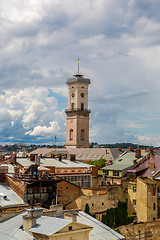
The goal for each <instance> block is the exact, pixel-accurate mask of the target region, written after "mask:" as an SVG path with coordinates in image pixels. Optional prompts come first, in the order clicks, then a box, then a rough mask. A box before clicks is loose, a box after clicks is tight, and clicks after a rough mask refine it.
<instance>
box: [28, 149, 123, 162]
mask: <svg viewBox="0 0 160 240" xmlns="http://www.w3.org/2000/svg"><path fill="white" fill-rule="evenodd" d="M59 151H60V153H68V154H75V155H76V160H77V161H92V160H93V161H95V160H98V159H99V158H101V157H102V155H103V158H104V159H106V160H107V161H110V160H114V159H115V158H114V157H113V154H112V152H111V149H110V148H67V149H66V148H61V149H56V148H37V149H36V150H34V151H32V152H31V153H30V154H42V155H47V154H51V153H54V152H57V153H58V152H59ZM106 152H107V153H106ZM120 154H121V151H119V155H120ZM86 155H87V156H86ZM116 157H117V154H116Z"/></svg>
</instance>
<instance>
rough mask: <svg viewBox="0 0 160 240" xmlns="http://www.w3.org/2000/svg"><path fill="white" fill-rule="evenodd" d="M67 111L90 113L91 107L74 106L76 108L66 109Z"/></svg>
mask: <svg viewBox="0 0 160 240" xmlns="http://www.w3.org/2000/svg"><path fill="white" fill-rule="evenodd" d="M65 112H66V113H68V112H86V113H90V112H91V109H81V108H74V109H66V110H65Z"/></svg>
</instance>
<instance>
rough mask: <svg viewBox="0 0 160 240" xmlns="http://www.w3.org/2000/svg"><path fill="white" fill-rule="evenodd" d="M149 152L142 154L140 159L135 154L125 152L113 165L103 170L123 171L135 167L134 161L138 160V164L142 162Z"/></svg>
mask: <svg viewBox="0 0 160 240" xmlns="http://www.w3.org/2000/svg"><path fill="white" fill-rule="evenodd" d="M148 154H149V152H147V153H143V152H142V153H141V157H140V158H136V157H135V152H125V153H124V154H123V155H121V156H119V157H118V158H116V159H115V160H114V162H113V164H111V165H108V166H105V167H103V168H102V169H103V170H123V169H126V168H128V167H131V166H133V165H134V164H133V161H134V160H136V161H137V163H138V162H140V161H141V159H143V158H144V157H145V156H147V155H148Z"/></svg>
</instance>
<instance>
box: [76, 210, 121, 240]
mask: <svg viewBox="0 0 160 240" xmlns="http://www.w3.org/2000/svg"><path fill="white" fill-rule="evenodd" d="M77 222H79V223H83V224H86V225H89V226H91V227H93V230H91V231H90V233H89V240H95V239H96V240H102V239H103V240H118V239H124V237H123V236H122V235H121V234H119V233H117V232H116V231H114V230H113V229H111V228H110V227H108V226H107V225H105V224H103V223H101V222H100V221H98V220H97V219H95V218H93V217H91V216H90V215H88V214H86V213H85V212H83V211H79V212H78V217H77Z"/></svg>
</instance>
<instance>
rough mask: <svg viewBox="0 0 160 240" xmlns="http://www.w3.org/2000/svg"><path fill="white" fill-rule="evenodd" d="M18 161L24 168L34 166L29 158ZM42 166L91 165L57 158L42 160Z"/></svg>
mask: <svg viewBox="0 0 160 240" xmlns="http://www.w3.org/2000/svg"><path fill="white" fill-rule="evenodd" d="M16 161H17V162H18V163H19V164H21V165H22V166H24V167H29V166H30V165H31V164H33V162H31V161H30V159H29V158H17V160H16ZM40 166H45V167H53V166H55V167H56V168H88V167H90V166H91V165H89V164H86V163H81V162H77V161H70V160H68V159H62V161H59V160H58V159H56V158H41V159H40Z"/></svg>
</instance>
